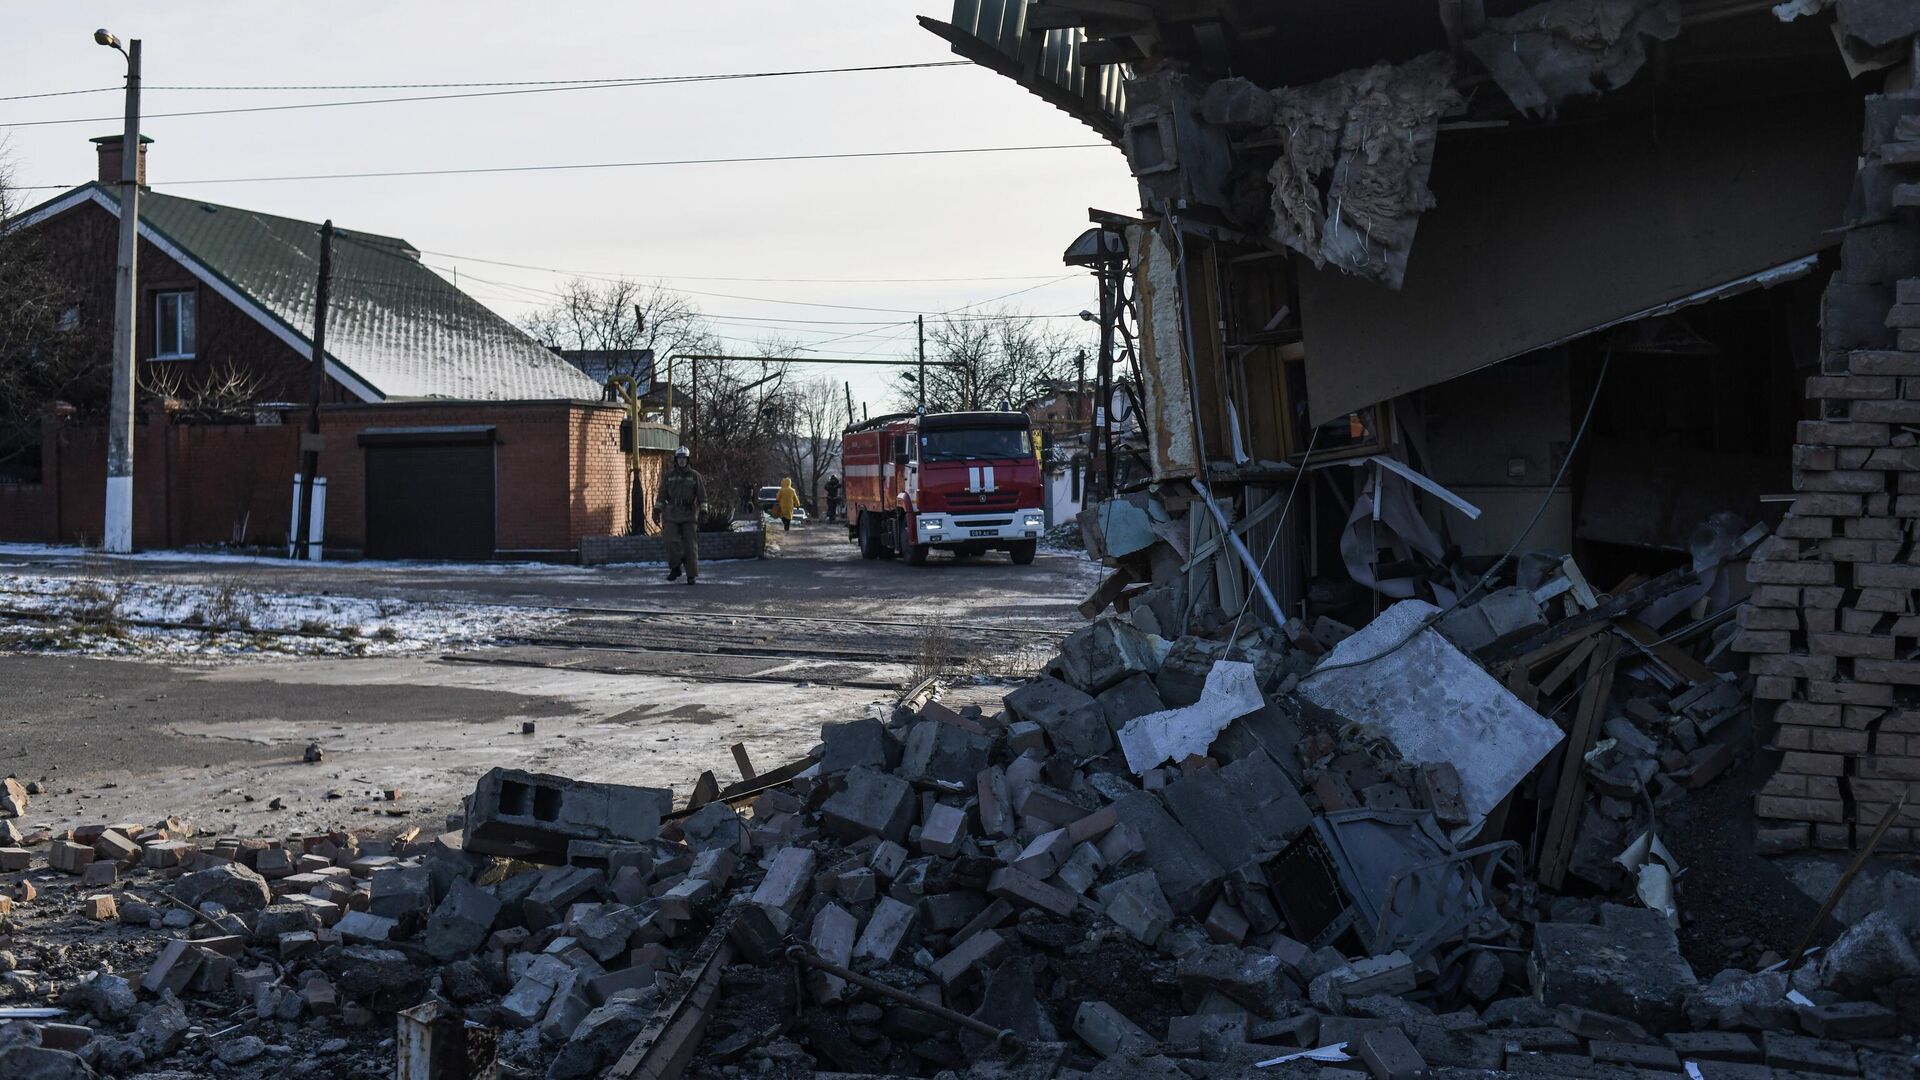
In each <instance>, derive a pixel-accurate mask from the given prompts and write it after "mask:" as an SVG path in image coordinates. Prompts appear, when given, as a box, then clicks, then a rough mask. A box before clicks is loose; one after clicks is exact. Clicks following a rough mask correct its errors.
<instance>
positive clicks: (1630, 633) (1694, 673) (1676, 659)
mask: <svg viewBox="0 0 1920 1080" xmlns="http://www.w3.org/2000/svg"><path fill="white" fill-rule="evenodd" d="M1613 626H1614V629H1616V630H1618V631H1620V632H1621V633H1623V634H1625V635H1627V637H1629V638H1631V639H1632V640H1633V641H1634V643H1635V644H1637V645H1639V646H1640V647H1641V649H1642V650H1643V651H1646V652H1651V653H1652V654H1653V658H1654V659H1655V660H1657V661H1659V662H1660V663H1661V664H1664V665H1665V666H1666V668H1667V670H1669V671H1671V672H1673V673H1674V674H1675V675H1677V676H1679V677H1680V678H1682V679H1684V680H1686V681H1687V682H1690V683H1692V684H1693V685H1695V686H1698V685H1700V684H1701V683H1703V682H1709V681H1711V680H1713V679H1717V678H1719V676H1718V675H1715V674H1714V673H1713V671H1712V670H1711V669H1710V668H1708V667H1707V665H1705V664H1703V663H1701V662H1700V661H1698V660H1695V659H1694V658H1693V655H1692V654H1691V653H1689V652H1687V650H1685V649H1683V648H1681V647H1680V646H1678V645H1675V644H1674V643H1673V642H1671V641H1665V642H1661V643H1660V644H1658V645H1655V644H1653V643H1654V642H1656V641H1660V635H1659V634H1658V633H1656V632H1655V631H1654V629H1653V628H1652V627H1650V626H1648V625H1647V624H1646V623H1643V622H1641V621H1640V620H1639V619H1617V620H1615V621H1614V624H1613Z"/></svg>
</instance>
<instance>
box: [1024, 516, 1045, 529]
mask: <svg viewBox="0 0 1920 1080" xmlns="http://www.w3.org/2000/svg"><path fill="white" fill-rule="evenodd" d="M1044 524H1046V518H1045V517H1043V516H1041V515H1039V514H1028V515H1027V528H1029V529H1038V528H1040V527H1041V526H1042V525H1044Z"/></svg>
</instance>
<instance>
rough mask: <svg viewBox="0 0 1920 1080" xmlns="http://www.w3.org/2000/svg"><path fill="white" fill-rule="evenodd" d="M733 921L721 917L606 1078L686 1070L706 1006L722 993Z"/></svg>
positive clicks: (667, 1075) (646, 1077)
mask: <svg viewBox="0 0 1920 1080" xmlns="http://www.w3.org/2000/svg"><path fill="white" fill-rule="evenodd" d="M732 927H733V921H732V920H731V919H727V918H724V917H723V918H722V919H720V920H719V921H718V922H716V923H715V924H714V927H713V930H712V931H711V932H709V933H708V934H707V937H706V940H704V941H702V942H701V943H700V948H699V950H698V951H697V952H695V953H694V956H693V959H692V961H690V962H689V963H688V964H687V966H686V968H685V969H684V970H683V971H682V972H681V979H682V983H681V989H680V992H679V993H678V994H676V995H674V996H673V997H670V998H668V999H667V1000H665V1001H663V1002H661V1004H660V1007H659V1008H658V1009H656V1010H655V1011H654V1014H653V1019H652V1020H650V1021H648V1022H647V1026H646V1027H644V1028H641V1029H640V1034H638V1035H635V1036H634V1037H633V1041H632V1042H631V1043H628V1044H627V1050H626V1053H624V1054H621V1055H620V1060H619V1061H616V1062H614V1064H613V1068H611V1069H608V1070H607V1073H606V1075H607V1077H608V1078H609V1080H676V1078H677V1077H679V1076H680V1075H681V1074H683V1073H685V1072H686V1070H687V1065H688V1064H689V1063H691V1062H692V1061H693V1055H694V1053H695V1052H696V1051H698V1050H699V1049H700V1038H701V1036H702V1035H704V1034H706V1030H707V1019H708V1010H709V1009H710V1008H712V1006H713V1001H714V998H716V997H718V996H719V993H720V973H721V972H722V971H724V970H726V966H727V965H728V964H729V963H731V962H732V961H733V944H732V943H731V942H729V941H728V940H727V931H728V930H730V929H732Z"/></svg>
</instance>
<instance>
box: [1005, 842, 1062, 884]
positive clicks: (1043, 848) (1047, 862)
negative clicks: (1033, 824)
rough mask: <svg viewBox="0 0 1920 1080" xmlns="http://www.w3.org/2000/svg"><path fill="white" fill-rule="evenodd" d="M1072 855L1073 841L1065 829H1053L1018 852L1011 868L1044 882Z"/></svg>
mask: <svg viewBox="0 0 1920 1080" xmlns="http://www.w3.org/2000/svg"><path fill="white" fill-rule="evenodd" d="M1071 854H1073V839H1072V838H1071V837H1070V836H1068V835H1067V830H1065V829H1054V830H1053V831H1051V832H1044V833H1041V834H1040V835H1039V836H1036V837H1034V838H1033V839H1032V840H1031V841H1030V842H1028V844H1027V846H1026V847H1025V848H1022V849H1021V851H1020V857H1019V858H1017V859H1014V860H1013V862H1012V864H1011V865H1012V867H1013V868H1014V869H1015V870H1018V871H1020V872H1021V873H1023V874H1027V875H1029V876H1031V877H1035V878H1038V879H1040V880H1043V881H1044V880H1045V879H1047V878H1050V877H1052V876H1053V872H1054V871H1055V870H1058V869H1060V867H1061V865H1062V864H1063V863H1065V862H1066V861H1067V857H1068V856H1069V855H1071Z"/></svg>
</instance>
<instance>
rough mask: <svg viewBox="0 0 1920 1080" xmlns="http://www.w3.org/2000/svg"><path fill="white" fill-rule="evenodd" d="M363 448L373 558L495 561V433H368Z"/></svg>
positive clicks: (459, 429)
mask: <svg viewBox="0 0 1920 1080" xmlns="http://www.w3.org/2000/svg"><path fill="white" fill-rule="evenodd" d="M360 445H361V446H362V447H363V448H364V449H365V451H366V470H367V550H366V555H367V558H370V559H488V558H492V557H493V553H494V463H493V447H494V430H493V428H491V427H447V428H369V429H368V430H367V431H365V432H363V433H361V435H360Z"/></svg>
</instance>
